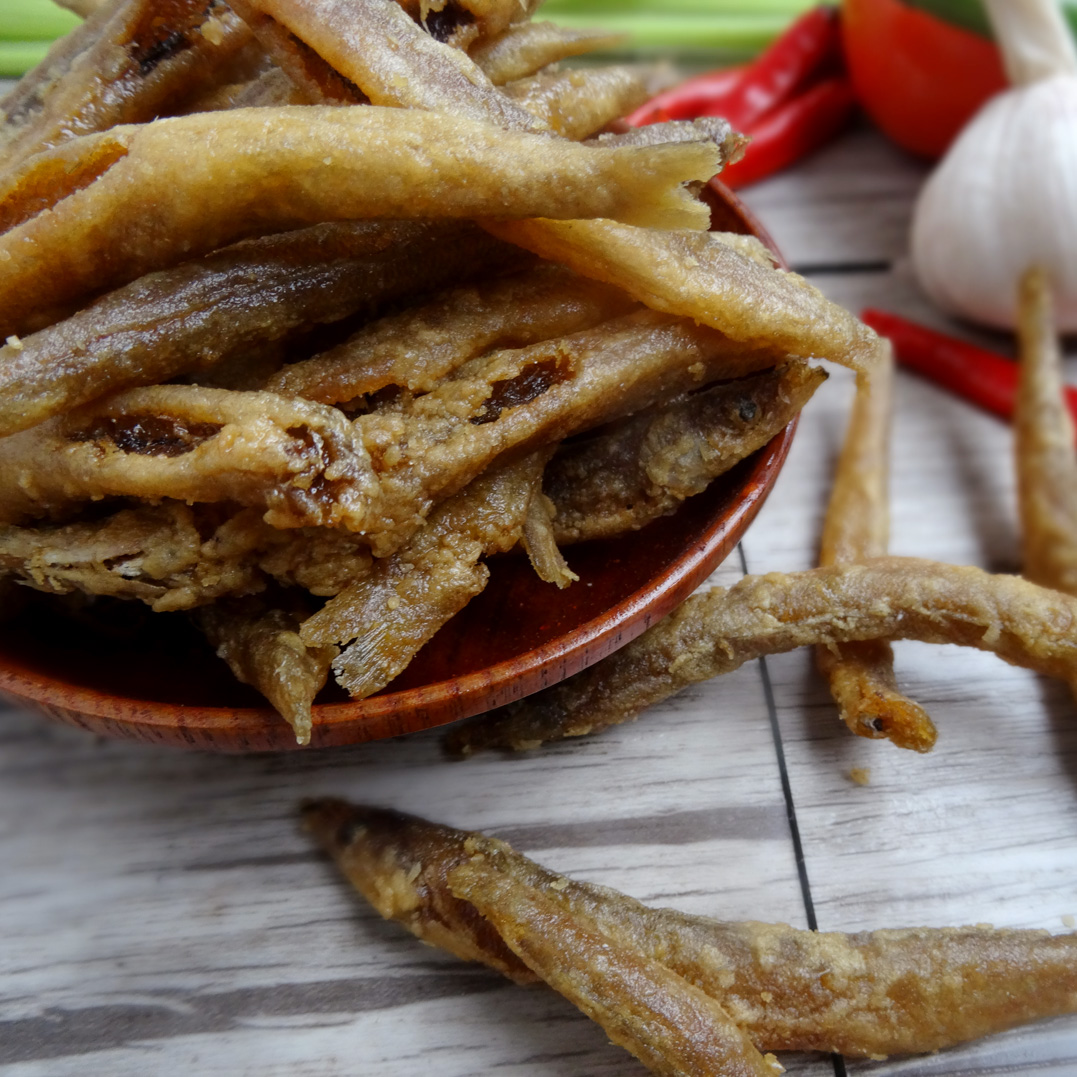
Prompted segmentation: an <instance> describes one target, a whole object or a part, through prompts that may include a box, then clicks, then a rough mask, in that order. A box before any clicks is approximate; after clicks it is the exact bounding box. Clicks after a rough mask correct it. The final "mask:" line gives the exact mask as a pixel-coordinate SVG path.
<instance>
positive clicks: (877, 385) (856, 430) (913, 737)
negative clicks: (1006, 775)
mask: <svg viewBox="0 0 1077 1077" xmlns="http://www.w3.org/2000/svg"><path fill="white" fill-rule="evenodd" d="M892 381H893V358H892V357H891V355H890V354H889V349H887V350H886V353H885V356H884V358H883V360H882V361H881V362H880V363H879V364H878V366H876V367H875V369H874V370H872V371H871V373H870V374H859V375H858V376H857V382H856V397H855V399H854V400H853V408H852V414H851V415H850V417H849V426H848V429H847V430H846V432H845V443H844V445H843V446H842V450H841V456H840V457H839V459H838V467H837V472H836V474H835V476H834V483H833V486H832V487H831V491H830V502H829V504H828V505H827V510H826V519H825V521H824V523H823V538H822V543H821V546H820V551H819V564H820V565H824V566H825V565H841V564H851V563H854V562H857V561H864V560H866V559H867V558H869V557H883V556H885V554H886V552H887V545H888V541H889V531H890V504H889V494H888V490H887V487H888V484H889V481H890V414H891V408H892V403H891V401H892ZM815 657H816V663H817V665H818V666H819V670H820V672H821V673H822V674H823V676H824V677H825V678H826V679H827V683H828V684H829V685H830V694H831V695H832V696H833V697H834V702H835V703H837V705H838V713H839V715H840V717H841V720H842V721H843V722H844V723H845V724H846V725H847V726H848V727H849V729H850V730H852V732H854V733H856V734H857V735H858V736H861V737H875V738H878V737H885V738H886V739H888V740H890V741H893V743H894V744H896V745H897V746H898V747H899V748H911V749H914V750H915V751H918V752H929V751H931V749H932V748H933V747H934V746H935V736H936V733H935V724H934V722H932V721H931V718H930V717H929V716H928V714H927V712H926V711H925V710H924V708H923V707H921V706H920V705H919V704H918V703H916V702H914V701H913V700H911V699H909V698H908V697H907V696H905V695H903V694H902V693H901V692H900V691H898V687H897V682H896V680H895V678H894V652H893V649H892V648H891V646H890V644H889V642H888V641H887V640H885V639H874V640H863V641H860V642H857V643H840V644H833V645H831V646H829V647H817V648H816V651H815Z"/></svg>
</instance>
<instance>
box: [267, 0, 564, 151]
mask: <svg viewBox="0 0 1077 1077" xmlns="http://www.w3.org/2000/svg"><path fill="white" fill-rule="evenodd" d="M250 3H251V6H252V7H254V8H256V9H257V10H258V11H260V12H262V13H264V14H266V15H269V16H270V17H271V18H273V19H275V20H277V21H278V22H279V23H281V25H283V26H285V27H287V28H288V30H290V31H291V32H292V33H293V34H295V35H296V36H297V37H298V38H300V39H301V40H302V41H303V42H305V43H306V44H307V45H308V46H309V47H310V48H312V49H313V50H314V51H315V52H316V53H317V54H318V55H319V56H320V57H322V59H323V60H325V61H326V62H327V63H328V64H329V66H330V67H332V68H333V69H334V70H335V71H337V72H339V73H340V74H341V75H342V76H343V77H344V78H345V79H347V80H348V81H349V82H350V83H352V84H353V85H354V86H357V87H358V88H359V89H360V90H361V91H362V92H363V93H364V94H365V95H366V96H367V97H368V98H369V99H370V101H372V102H373V103H374V104H375V105H388V106H393V107H397V108H407V109H427V110H432V111H439V112H445V113H448V114H451V115H454V116H460V117H464V118H467V119H471V120H477V121H485V122H489V123H495V124H497V126H499V127H504V128H505V129H506V130H513V131H530V132H532V133H534V134H539V133H542V132H545V131H546V130H547V129H548V128H547V124H546V123H544V122H543V121H541V120H538V119H536V118H535V116H533V115H532V114H530V113H529V112H528V111H527V110H526V109H523V108H521V107H520V106H519V105H517V104H514V103H513V102H512V101H511V100H510V99H509V98H508V97H506V96H505V94H503V93H502V92H501V91H500V90H499V89H498V88H497V87H496V86H494V84H493V83H492V82H491V81H490V79H489V78H488V77H487V76H486V74H485V73H484V72H483V70H482V68H480V67H479V66H478V65H477V64H476V63H475V62H474V61H473V60H472V59H470V58H469V56H468V55H467V53H466V52H463V51H461V49H459V48H454V47H453V46H452V45H450V44H447V43H446V42H445V40H444V38H441V39H439V38H437V37H435V36H433V35H432V34H430V33H428V32H427V31H426V30H425V29H424V28H423V27H422V26H421V25H420V24H419V23H417V22H416V21H414V20H413V19H412V18H411V16H410V15H409V14H408V13H407V12H406V11H405V10H404V9H403V8H402V7H401V6H400V5H399V4H398V3H396V0H250Z"/></svg>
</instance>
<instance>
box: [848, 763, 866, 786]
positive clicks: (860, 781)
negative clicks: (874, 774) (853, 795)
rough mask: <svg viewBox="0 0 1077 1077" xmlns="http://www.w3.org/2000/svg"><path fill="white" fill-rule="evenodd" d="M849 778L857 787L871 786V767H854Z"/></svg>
mask: <svg viewBox="0 0 1077 1077" xmlns="http://www.w3.org/2000/svg"><path fill="white" fill-rule="evenodd" d="M849 778H850V780H851V781H854V782H856V784H857V785H871V767H853V769H852V770H850V771H849Z"/></svg>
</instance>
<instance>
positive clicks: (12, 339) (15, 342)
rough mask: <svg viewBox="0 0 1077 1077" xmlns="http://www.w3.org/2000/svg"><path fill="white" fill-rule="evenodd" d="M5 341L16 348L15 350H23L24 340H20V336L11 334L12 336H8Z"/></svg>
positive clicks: (10, 346)
mask: <svg viewBox="0 0 1077 1077" xmlns="http://www.w3.org/2000/svg"><path fill="white" fill-rule="evenodd" d="M4 343H5V344H6V345H7V346H8V347H9V348H14V349H15V350H16V351H17V352H21V351H22V341H21V340H20V339H19V338H18V337H16V336H10V337H8V338H7V340H5V341H4Z"/></svg>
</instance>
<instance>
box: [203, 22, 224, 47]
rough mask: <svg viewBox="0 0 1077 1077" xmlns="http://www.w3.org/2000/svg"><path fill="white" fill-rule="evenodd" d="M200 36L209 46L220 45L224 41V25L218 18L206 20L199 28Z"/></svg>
mask: <svg viewBox="0 0 1077 1077" xmlns="http://www.w3.org/2000/svg"><path fill="white" fill-rule="evenodd" d="M200 29H201V32H202V36H203V37H204V38H205V39H206V40H207V41H208V42H209V43H210V44H211V45H220V44H221V43H222V42H223V41H224V24H223V23H222V22H221V20H220V19H218V18H210V19H206V21H205V22H204V23H202V26H201V27H200Z"/></svg>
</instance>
